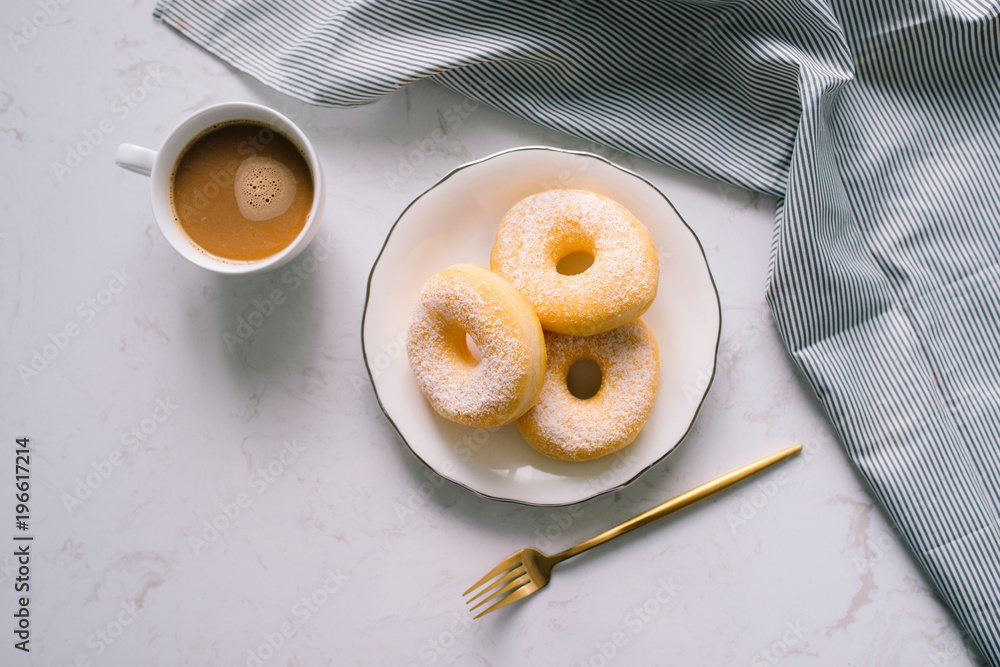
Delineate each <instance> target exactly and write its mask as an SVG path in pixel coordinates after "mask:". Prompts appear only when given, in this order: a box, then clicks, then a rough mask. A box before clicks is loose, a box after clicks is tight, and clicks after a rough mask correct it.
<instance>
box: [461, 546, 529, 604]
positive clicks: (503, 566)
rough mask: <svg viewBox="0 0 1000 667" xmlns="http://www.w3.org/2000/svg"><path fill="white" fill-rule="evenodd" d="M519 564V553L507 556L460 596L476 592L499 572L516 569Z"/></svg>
mask: <svg viewBox="0 0 1000 667" xmlns="http://www.w3.org/2000/svg"><path fill="white" fill-rule="evenodd" d="M520 564H521V552H520V551H518V552H517V553H516V554H512V555H510V556H508V557H507V558H504V559H503V560H502V561H500V564H499V565H497V566H496V567H495V568H493V569H492V570H490V571H489V572H488V573H487V574H486V576H485V577H483V578H482V579H480V580H479V581H477V582H476V583H474V584H472V586H470V587H469V590H467V591H465V592H464V593H462V595H468V594H469V593H471V592H472V591H474V590H476V589H477V588H479V587H480V586H482V585H483V584H485V583H486V582H487V581H489V580H490V579H492V578H494V577H496V576H497V575H498V574H500V573H501V572H506V571H507V570H510V569H511V568H515V567H517V566H518V565H520Z"/></svg>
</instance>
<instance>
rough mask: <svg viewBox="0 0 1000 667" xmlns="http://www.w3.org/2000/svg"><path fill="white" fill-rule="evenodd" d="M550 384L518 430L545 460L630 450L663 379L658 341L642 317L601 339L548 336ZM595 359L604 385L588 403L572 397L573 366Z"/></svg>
mask: <svg viewBox="0 0 1000 667" xmlns="http://www.w3.org/2000/svg"><path fill="white" fill-rule="evenodd" d="M545 355H546V368H545V383H544V384H543V385H542V391H541V393H540V394H539V396H538V401H537V402H536V403H535V406H534V407H533V408H532V409H531V410H529V411H528V412H527V413H525V415H524V416H523V417H521V418H520V419H519V420H518V422H517V426H518V428H519V429H520V430H521V434H522V435H524V437H525V439H526V440H527V441H528V443H529V444H530V445H531V446H532V447H534V448H535V449H537V450H538V451H540V452H541V453H542V454H545V455H546V456H551V457H553V458H557V459H562V460H568V461H587V460H590V459H595V458H598V457H601V456H605V455H607V454H611V453H612V452H615V451H618V450H619V449H621V448H622V447H625V446H626V445H628V444H629V443H631V442H632V441H633V440H635V438H636V436H637V435H639V431H640V430H642V427H643V425H644V424H645V423H646V420H647V419H648V418H649V414H650V412H651V411H652V409H653V400H654V399H655V398H656V389H657V386H658V385H659V378H660V355H659V350H658V348H657V345H656V338H655V337H654V336H653V332H652V331H651V330H650V329H649V327H648V326H647V325H646V323H645V322H644V321H643V320H642V319H641V318H640V319H638V320H635V321H634V322H631V323H629V324H626V325H624V326H622V327H619V328H617V329H613V330H611V331H608V332H606V333H603V334H598V335H596V336H566V335H563V334H556V333H551V332H548V331H546V332H545ZM581 359H592V360H593V361H595V362H597V365H598V366H600V368H601V387H600V389H598V391H597V393H596V394H595V395H594V396H592V397H590V398H586V399H579V398H577V397H575V396H573V394H572V393H570V391H569V388H568V386H567V384H566V376H567V374H568V373H569V369H570V366H572V365H573V364H574V363H576V362H577V361H580V360H581Z"/></svg>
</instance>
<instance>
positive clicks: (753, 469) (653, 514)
mask: <svg viewBox="0 0 1000 667" xmlns="http://www.w3.org/2000/svg"><path fill="white" fill-rule="evenodd" d="M801 449H802V445H793V446H791V447H789V448H788V449H783V450H782V451H780V452H775V453H774V454H771V455H770V456H765V457H764V458H762V459H760V460H758V461H754V462H753V463H749V464H747V465H745V466H743V467H742V468H739V469H738V470H734V471H732V472H730V473H726V474H725V475H723V476H722V477H718V478H716V479H713V480H712V481H711V482H705V483H704V484H702V485H701V486H698V487H696V488H693V489H691V490H690V491H687V492H685V493H682V494H681V495H679V496H677V497H676V498H671V499H670V500H668V501H667V502H665V503H662V504H660V505H657V506H656V507H654V508H653V509H651V510H648V511H646V512H643V513H642V514H640V515H639V516H637V517H635V518H633V519H629V520H628V521H626V522H625V523H622V524H619V525H617V526H615V527H614V528H611V529H609V530H606V531H604V532H603V533H601V534H600V535H595V536H594V537H592V538H590V539H589V540H586V541H584V542H580V544H578V545H576V546H575V547H570V548H569V549H566V551H563V552H561V553H558V554H556V555H554V556H553V557H552V558H553V560H556V562H559V561H563V560H566V559H567V558H572V557H573V556H576V555H577V554H580V553H583V552H584V551H587V550H588V549H593V548H594V547H596V546H597V545H598V544H604V543H605V542H607V541H608V540H610V539H612V538H615V537H618V536H619V535H624V534H625V533H628V532H630V531H633V530H635V529H636V528H641V527H642V526H645V525H646V524H648V523H653V522H654V521H656V520H657V519H662V518H663V517H665V516H667V515H668V514H673V513H674V512H677V511H679V510H682V509H684V508H685V507H687V506H688V505H693V504H694V503H696V502H698V501H699V500H703V499H705V498H708V497H709V496H711V495H714V494H716V493H718V492H719V491H722V490H723V489H727V488H729V487H730V486H733V485H734V484H738V483H739V482H742V481H743V480H744V479H746V478H747V477H750V476H751V475H755V474H757V473H758V472H760V471H761V470H763V469H764V468H767V467H769V466H772V465H774V464H775V463H777V462H778V461H781V460H782V459H785V458H788V457H789V456H791V455H792V454H796V453H798V452H799V451H801Z"/></svg>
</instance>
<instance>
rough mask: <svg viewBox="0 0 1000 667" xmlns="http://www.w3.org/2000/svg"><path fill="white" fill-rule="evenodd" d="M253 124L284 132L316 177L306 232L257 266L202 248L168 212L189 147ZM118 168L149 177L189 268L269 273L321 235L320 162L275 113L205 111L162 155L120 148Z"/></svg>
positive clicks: (237, 106) (233, 107) (238, 105)
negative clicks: (221, 126)
mask: <svg viewBox="0 0 1000 667" xmlns="http://www.w3.org/2000/svg"><path fill="white" fill-rule="evenodd" d="M233 120H249V121H257V122H259V123H264V124H265V125H270V126H271V127H272V128H276V129H278V130H280V131H281V132H283V133H284V134H285V135H286V136H288V138H290V139H291V140H292V141H293V142H294V143H295V144H297V145H298V147H299V148H301V149H302V153H303V155H304V156H305V158H306V161H307V163H308V164H309V169H310V171H311V172H312V177H313V181H314V182H313V201H312V207H311V208H310V209H309V215H308V217H307V218H306V223H305V226H304V227H303V228H302V231H301V232H300V233H299V235H298V236H297V237H296V238H295V240H293V241H292V242H291V243H289V244H288V245H287V246H286V247H285V248H283V249H282V250H281V251H279V252H277V253H275V254H274V255H271V256H269V257H265V258H263V259H259V260H253V261H238V260H228V259H223V258H218V257H215V256H214V255H211V254H209V253H208V252H206V251H205V250H203V249H201V248H199V247H198V246H197V245H195V244H194V242H192V241H191V240H190V239H189V238H188V237H187V235H186V234H185V233H184V232H183V231H182V230H181V229H180V227H179V225H178V223H177V222H176V221H175V220H174V214H173V211H172V210H171V208H170V177H171V173H172V172H173V168H174V164H175V163H176V162H177V159H178V158H179V157H180V155H181V153H182V152H183V151H184V149H185V148H186V147H187V145H188V143H189V142H190V141H191V140H192V139H194V138H195V137H196V136H198V135H199V134H201V133H202V132H203V131H204V130H206V129H208V128H209V127H211V126H213V125H215V124H216V123H221V122H225V121H233ZM115 164H117V165H118V166H120V167H123V168H125V169H128V170H129V171H134V172H136V173H138V174H142V175H144V176H149V177H150V179H151V181H152V188H151V192H150V196H151V200H152V203H153V217H154V218H156V224H157V225H159V227H160V231H161V232H162V233H163V236H164V237H165V238H166V239H167V241H168V242H169V243H170V245H171V246H173V247H174V250H176V251H177V252H179V253H180V254H181V255H183V256H184V257H185V258H187V259H189V260H190V261H191V262H193V263H195V264H197V265H198V266H201V267H203V268H206V269H209V270H211V271H216V272H218V273H230V274H246V273H257V272H260V271H267V270H269V269H273V268H276V267H279V266H281V265H282V264H285V263H286V262H289V261H291V260H292V259H293V258H295V256H296V255H298V254H299V253H300V252H302V251H303V250H304V249H305V247H306V246H307V245H309V242H310V241H312V239H313V237H314V236H316V232H317V231H318V229H319V216H320V213H321V212H322V211H323V203H324V201H325V196H326V195H325V188H324V184H323V172H322V170H321V168H320V164H319V158H318V157H317V156H316V151H314V150H313V147H312V144H310V143H309V139H307V138H306V135H305V134H303V132H302V130H300V129H299V128H298V127H297V126H296V125H295V123H293V122H292V121H290V120H289V119H288V118H286V117H285V116H283V115H282V114H280V113H278V112H277V111H275V110H273V109H268V108H267V107H264V106H261V105H259V104H252V103H250V102H226V103H223V104H215V105H213V106H210V107H206V108H204V109H202V110H201V111H197V112H195V113H194V114H192V115H190V116H188V117H187V118H186V119H184V120H183V121H181V123H180V124H179V125H177V127H175V128H174V129H173V130H171V132H170V134H168V135H167V138H166V139H165V140H164V142H163V146H161V147H160V150H159V151H153V150H150V149H148V148H143V147H141V146H135V145H133V144H122V145H121V146H119V147H118V152H117V153H115Z"/></svg>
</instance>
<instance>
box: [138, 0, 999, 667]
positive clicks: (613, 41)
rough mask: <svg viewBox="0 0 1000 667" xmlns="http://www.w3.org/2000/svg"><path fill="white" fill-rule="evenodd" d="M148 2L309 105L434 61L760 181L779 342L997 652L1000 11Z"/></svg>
mask: <svg viewBox="0 0 1000 667" xmlns="http://www.w3.org/2000/svg"><path fill="white" fill-rule="evenodd" d="M890 5H891V6H890ZM155 15H156V16H157V17H159V18H160V19H162V20H163V21H164V22H166V23H167V24H169V25H170V26H172V27H173V28H175V29H176V30H178V31H179V32H181V33H182V34H184V35H185V36H187V37H188V38H190V39H191V40H193V41H195V42H197V43H198V44H200V45H201V46H203V47H205V48H206V49H208V50H209V51H211V52H213V53H215V54H217V55H218V56H219V57H220V58H222V59H224V60H226V61H227V62H229V63H231V64H233V65H234V66H236V67H237V68H239V69H241V70H244V71H246V72H248V73H249V74H251V75H253V76H255V77H257V78H258V79H260V80H261V81H263V82H264V83H266V84H269V85H271V86H273V87H274V88H276V89H278V90H280V91H283V92H285V93H288V94H289V95H293V96H295V97H298V98H300V99H303V100H307V101H310V102H314V103H318V104H324V105H331V106H350V105H356V104H362V103H365V102H368V101H371V100H373V99H375V98H376V97H378V96H380V95H383V94H385V93H388V92H390V91H392V90H394V89H396V88H398V87H400V86H403V85H405V84H407V83H409V82H412V81H415V80H418V79H420V78H423V77H431V78H433V79H434V80H436V81H438V82H440V83H441V84H443V85H445V86H448V87H449V88H452V89H454V90H456V91H458V92H460V93H463V94H465V95H468V96H470V97H472V98H475V99H477V100H479V101H480V102H483V103H485V104H488V105H491V106H493V107H496V108H498V109H502V110H505V111H508V112H510V113H512V114H515V115H517V116H520V117H523V118H527V119H530V120H533V121H535V122H538V123H541V124H544V125H547V126H549V127H553V128H557V129H560V130H563V131H565V132H568V133H571V134H574V135H577V136H580V137H584V138H587V139H591V140H594V141H597V142H601V143H605V144H609V145H611V146H614V147H616V148H619V149H622V150H625V151H629V152H632V153H635V154H637V155H641V156H645V157H648V158H651V159H653V160H656V161H659V162H662V163H664V164H668V165H671V166H674V167H679V168H681V169H685V170H687V171H690V172H693V173H696V174H702V175H705V176H709V177H711V178H715V179H718V180H721V181H725V182H728V183H732V184H735V185H739V186H742V187H746V188H750V189H752V190H756V191H759V192H764V193H768V194H771V195H775V196H776V197H778V198H779V207H778V212H777V221H776V225H775V233H774V242H773V251H772V261H771V270H770V275H769V279H768V285H767V295H768V299H769V302H770V304H771V308H772V310H773V313H774V317H775V320H776V322H777V323H778V326H779V329H780V332H781V335H782V337H783V339H784V341H785V344H786V345H787V347H788V350H789V352H790V353H791V355H792V356H793V357H794V358H795V360H796V361H797V362H798V364H799V365H800V366H801V368H802V370H803V371H804V373H805V375H806V377H807V378H808V379H809V382H810V384H811V385H812V387H813V389H814V390H815V391H816V393H817V395H818V396H819V398H820V399H821V400H822V402H823V405H824V406H825V407H826V409H827V411H828V412H829V415H830V418H831V419H832V421H833V423H834V425H835V426H836V428H837V430H838V431H839V433H840V435H841V436H842V438H843V441H844V443H845V446H846V448H847V451H848V453H849V454H850V456H851V458H852V459H853V460H854V462H855V463H856V464H857V466H858V468H859V469H860V470H861V471H862V473H863V474H864V476H865V477H866V478H867V479H868V481H869V482H870V483H871V487H872V489H873V491H874V493H875V494H876V495H877V496H878V498H879V499H880V500H881V502H882V503H883V504H884V505H885V507H886V508H887V510H888V512H889V513H890V515H891V516H892V518H893V519H894V520H895V522H896V524H897V526H898V528H899V530H900V531H901V532H902V534H903V535H904V536H905V537H906V539H907V540H908V541H909V544H910V546H911V547H912V548H913V551H914V552H915V553H916V555H917V557H918V559H919V560H920V562H921V563H922V564H923V565H924V566H925V567H926V569H927V572H928V573H929V574H930V576H931V577H932V579H933V580H934V582H935V583H936V584H937V586H938V588H939V589H940V591H941V593H942V594H943V596H944V597H945V599H946V600H947V602H948V603H949V604H950V606H951V607H952V609H953V610H954V612H955V614H956V615H957V616H958V618H959V619H960V620H961V622H962V624H963V625H964V626H965V628H966V630H967V631H968V633H969V635H970V637H972V639H973V640H974V641H975V642H976V644H977V645H978V646H979V648H980V650H981V651H982V652H983V654H984V655H985V656H986V657H987V659H988V660H989V661H990V663H991V664H993V665H1000V194H998V193H1000V111H998V110H1000V18H998V17H1000V4H998V3H997V2H988V1H987V0H907V1H906V2H903V1H901V0H900V1H897V2H892V3H881V2H866V1H865V0H832V2H831V3H830V4H828V3H827V2H824V1H823V0H753V1H747V2H744V1H742V0H664V1H663V2H651V1H639V0H633V1H621V2H609V1H597V0H593V1H591V0H565V1H563V2H555V3H540V2H529V1H523V2H516V1H513V0H507V1H497V2H491V3H469V2H460V1H452V2H447V1H441V2H418V1H415V0H396V1H392V0H369V1H368V2H356V3H355V2H338V1H334V0H329V1H326V2H321V1H317V0H312V1H307V2H296V1H293V0H286V1H285V2H274V1H273V0H250V1H247V0H242V1H237V0H213V2H210V3H205V2H201V1H199V0H161V2H160V4H159V5H158V6H157V8H156V10H155Z"/></svg>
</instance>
